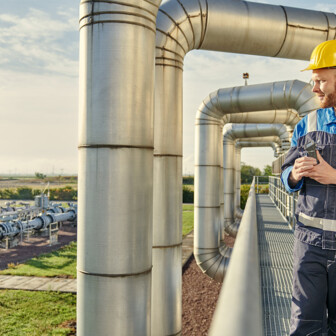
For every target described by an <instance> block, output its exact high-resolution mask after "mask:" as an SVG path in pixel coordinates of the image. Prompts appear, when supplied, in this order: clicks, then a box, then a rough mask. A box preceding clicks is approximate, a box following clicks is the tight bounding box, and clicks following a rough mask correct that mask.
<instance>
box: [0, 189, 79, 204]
mask: <svg viewBox="0 0 336 336" xmlns="http://www.w3.org/2000/svg"><path fill="white" fill-rule="evenodd" d="M41 192H42V190H40V189H32V188H28V187H19V188H9V189H0V199H11V200H33V199H34V197H35V196H37V195H40V194H41ZM49 195H50V198H49V199H50V200H51V201H76V200H77V190H76V189H73V188H72V187H70V186H65V187H63V188H54V189H50V190H49Z"/></svg>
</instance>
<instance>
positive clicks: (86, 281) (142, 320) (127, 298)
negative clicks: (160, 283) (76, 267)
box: [77, 272, 151, 336]
mask: <svg viewBox="0 0 336 336" xmlns="http://www.w3.org/2000/svg"><path fill="white" fill-rule="evenodd" d="M150 298H151V274H150V273H147V274H143V275H138V276H133V277H119V278H118V277H117V278H109V277H101V276H93V275H87V274H82V273H80V272H78V276H77V312H78V315H79V316H80V317H81V318H80V319H79V320H77V335H106V336H107V335H118V336H119V335H120V336H130V335H150V324H151V321H150V314H149V313H148V312H149V311H150V305H151V303H150Z"/></svg>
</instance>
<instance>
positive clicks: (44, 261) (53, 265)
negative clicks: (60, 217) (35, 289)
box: [0, 242, 77, 278]
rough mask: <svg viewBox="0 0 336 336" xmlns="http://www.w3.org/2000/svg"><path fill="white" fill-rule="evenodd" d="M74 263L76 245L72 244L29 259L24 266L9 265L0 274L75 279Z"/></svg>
mask: <svg viewBox="0 0 336 336" xmlns="http://www.w3.org/2000/svg"><path fill="white" fill-rule="evenodd" d="M76 263H77V243H75V242H73V243H70V244H69V245H67V246H65V247H63V248H61V249H59V250H57V251H54V252H51V253H46V254H42V255H40V256H39V257H37V258H33V259H30V260H28V261H27V262H26V263H25V264H19V265H9V268H8V269H6V270H3V271H0V274H9V275H28V276H40V277H57V276H66V277H69V278H76Z"/></svg>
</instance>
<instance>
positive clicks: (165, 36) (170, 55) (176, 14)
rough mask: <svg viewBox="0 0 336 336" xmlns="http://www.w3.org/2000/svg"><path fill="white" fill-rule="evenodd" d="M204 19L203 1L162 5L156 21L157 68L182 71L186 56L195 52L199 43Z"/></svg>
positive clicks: (171, 0)
mask: <svg viewBox="0 0 336 336" xmlns="http://www.w3.org/2000/svg"><path fill="white" fill-rule="evenodd" d="M206 17H207V6H206V3H205V2H204V0H202V1H198V0H191V1H188V2H186V1H184V2H183V1H177V0H170V1H167V2H165V3H163V4H162V5H161V6H160V8H159V11H158V14H157V18H156V64H157V65H170V66H176V67H180V68H183V59H184V56H185V55H186V54H187V52H188V51H190V50H193V49H198V48H199V47H200V45H201V43H202V40H203V38H204V34H205V28H206V22H207V20H206V19H205V18H206Z"/></svg>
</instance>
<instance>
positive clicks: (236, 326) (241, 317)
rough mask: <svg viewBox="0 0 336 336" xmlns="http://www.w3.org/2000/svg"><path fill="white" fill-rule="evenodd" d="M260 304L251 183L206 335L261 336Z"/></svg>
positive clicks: (254, 204)
mask: <svg viewBox="0 0 336 336" xmlns="http://www.w3.org/2000/svg"><path fill="white" fill-rule="evenodd" d="M261 302H262V300H261V281H260V267H259V251H258V232H257V217H256V196H255V180H253V182H252V184H251V188H250V191H249V197H248V200H247V203H246V206H245V211H244V214H243V217H242V220H241V224H240V228H239V231H238V235H237V238H236V242H235V245H234V248H233V252H232V256H231V260H230V264H229V268H228V271H227V274H226V276H225V279H224V283H223V287H222V290H221V293H220V296H219V300H218V303H217V307H216V310H215V314H214V318H213V321H212V324H211V328H210V333H209V335H210V336H225V335H228V336H232V335H235V336H246V335H251V336H260V335H263V323H262V303H261Z"/></svg>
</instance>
